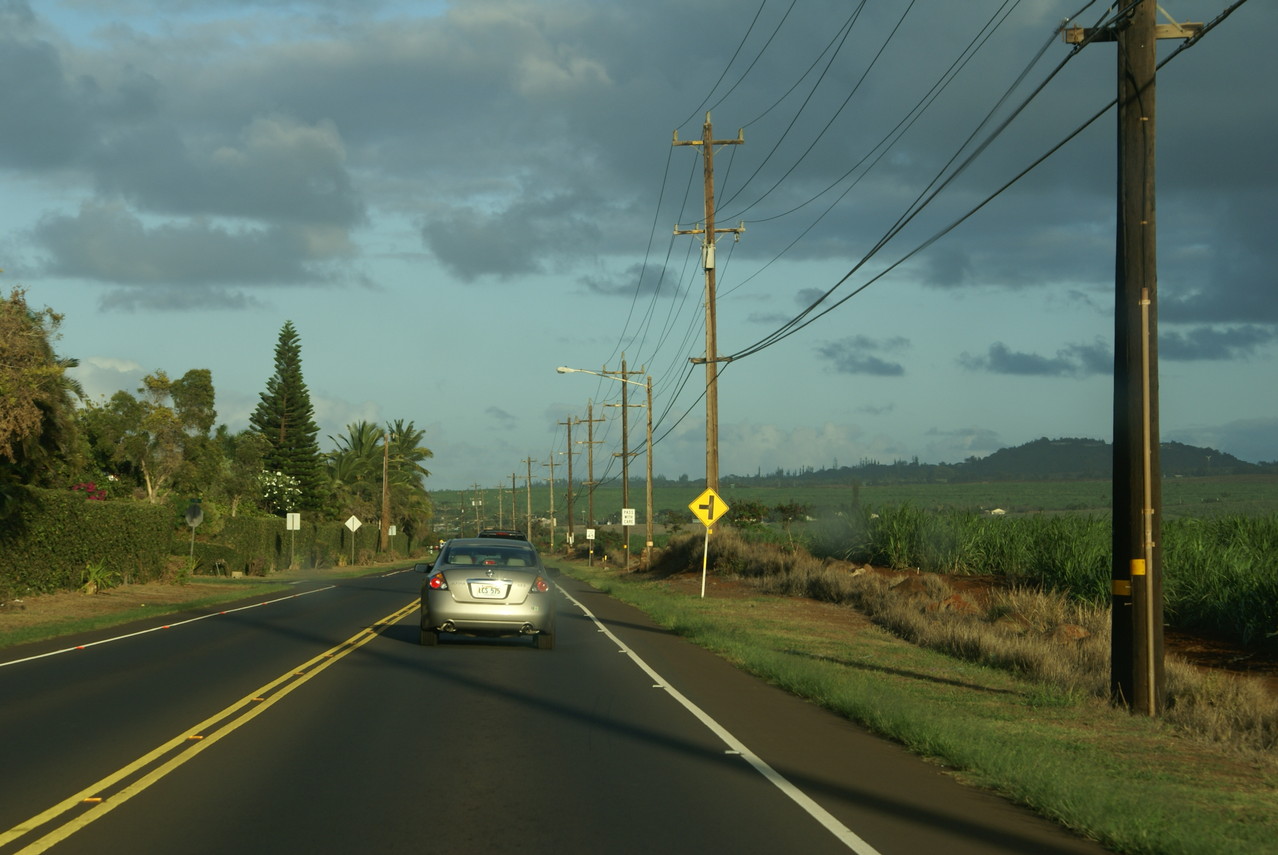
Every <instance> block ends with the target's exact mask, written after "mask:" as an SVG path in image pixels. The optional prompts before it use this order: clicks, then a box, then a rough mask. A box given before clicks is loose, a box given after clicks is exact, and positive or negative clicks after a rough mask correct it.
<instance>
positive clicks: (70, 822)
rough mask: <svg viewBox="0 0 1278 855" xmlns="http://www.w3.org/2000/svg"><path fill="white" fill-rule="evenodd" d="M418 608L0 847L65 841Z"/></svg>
mask: <svg viewBox="0 0 1278 855" xmlns="http://www.w3.org/2000/svg"><path fill="white" fill-rule="evenodd" d="M416 609H417V600H415V599H414V600H413V602H411V603H409V604H408V605H406V606H404V607H403V608H401V609H399V610H398V611H395V612H392V613H391V614H389V615H387V616H386V617H384V618H382V619H381V620H379V621H377V622H376V623H374V624H373V625H372V626H369V627H367V628H366V629H362V630H360V631H359V632H358V633H356V634H355V635H353V636H351V637H350V638H348V639H346V640H345V641H343V642H342V643H341V644H338V645H337V646H336V647H333V648H332V649H330V650H326V651H325V652H323V653H321V654H320V655H318V656H316V657H315V658H313V659H311V660H309V661H307V662H305V663H303V664H302V665H300V666H298V667H297V668H294V669H291V670H290V671H289V672H288V673H286V674H283V675H281V676H279V677H277V678H276V679H274V680H272V681H271V682H269V683H267V684H266V685H265V686H262V687H261V688H259V689H257V690H256V691H254V692H251V693H250V694H248V695H246V696H244V697H243V698H240V699H239V700H238V701H236V702H235V703H233V704H231V705H230V706H228V707H226V708H225V709H223V710H221V711H220V712H217V713H215V714H213V715H212V716H210V717H208V718H206V719H205V720H204V721H202V722H200V723H199V724H197V725H195V726H194V727H192V728H191V729H190V730H187V731H186V732H185V733H182V734H181V735H179V736H175V737H174V738H173V739H170V740H169V741H168V742H165V743H164V744H163V745H159V746H157V747H156V748H154V749H152V750H151V751H150V752H148V753H147V754H145V755H143V756H142V757H139V758H138V759H137V760H135V761H133V762H132V763H130V764H129V765H127V766H125V767H123V768H122V769H119V770H118V771H115V772H112V773H111V774H110V775H107V776H106V777H105V778H102V779H101V780H99V781H96V782H94V783H93V784H90V785H89V786H88V787H85V788H84V789H83V790H81V791H80V792H78V793H76V794H75V795H73V796H69V797H68V798H66V799H64V800H63V801H61V802H58V803H57V804H56V805H54V806H53V807H51V808H49V809H48V810H46V811H44V812H42V813H39V814H37V815H35V816H33V817H31V818H30V819H28V820H27V821H26V822H21V823H19V824H17V825H15V826H14V827H13V828H11V829H9V830H8V831H5V832H3V833H0V849H4V848H6V847H8V846H9V844H11V843H15V842H17V841H19V840H21V839H22V838H24V837H28V836H31V835H34V834H39V833H41V831H43V832H44V833H43V836H41V837H39V838H38V839H36V840H33V841H31V842H30V843H29V844H27V845H25V846H23V847H22V848H21V849H19V850H17V851H18V852H20V853H22V855H28V853H31V855H34V853H37V852H44V851H45V850H46V849H48V848H49V847H51V846H53V845H54V844H56V843H58V842H60V841H62V840H65V839H66V838H67V837H70V836H71V835H72V834H74V833H75V832H77V831H79V830H80V829H82V828H84V827H85V826H86V825H88V824H89V823H91V822H93V821H94V820H96V819H99V818H101V817H103V816H105V815H106V814H107V813H109V812H110V811H112V810H114V809H115V808H117V807H119V806H120V805H122V804H124V803H125V802H127V801H128V800H129V799H131V798H133V797H134V796H136V795H137V794H138V793H140V792H142V791H143V790H145V789H146V788H147V787H149V786H151V785H152V784H154V783H156V782H157V781H159V780H160V779H161V778H163V777H164V776H165V775H167V774H169V773H170V772H172V771H173V770H175V769H177V768H178V767H179V766H181V765H182V764H183V763H186V762H187V761H188V760H190V759H192V758H193V757H195V756H196V755H197V754H199V753H200V752H201V751H203V750H204V749H206V748H208V747H209V746H211V745H213V744H214V743H215V742H217V741H218V740H220V739H221V738H222V737H224V736H226V735H228V734H230V733H231V732H233V731H234V730H235V729H236V728H238V727H240V726H241V725H244V724H247V723H248V722H249V721H252V720H253V719H254V718H256V717H257V716H258V715H261V714H262V713H263V712H265V711H266V710H267V709H268V708H269V707H270V706H271V705H273V704H274V703H276V702H277V701H279V700H281V699H282V698H284V696H286V695H287V694H288V693H289V692H292V691H293V690H294V689H296V688H297V687H298V686H301V685H302V684H303V683H305V682H306V681H308V680H310V679H311V678H312V677H314V676H315V675H317V674H319V673H320V672H321V671H323V670H324V669H325V668H327V667H328V666H330V665H332V664H333V663H334V662H336V661H338V660H339V659H341V658H343V657H345V656H346V655H348V654H350V653H353V652H354V651H356V650H358V649H359V648H361V647H363V646H364V645H365V644H367V643H368V642H370V641H372V640H373V639H374V638H376V637H377V636H379V635H381V634H382V633H383V632H385V631H386V629H388V628H389V627H391V626H393V625H394V624H396V623H398V622H399V621H401V620H403V619H404V618H405V617H407V616H408V615H409V614H410V613H411V612H413V611H414V610H416ZM68 814H70V816H68ZM46 826H48V828H46Z"/></svg>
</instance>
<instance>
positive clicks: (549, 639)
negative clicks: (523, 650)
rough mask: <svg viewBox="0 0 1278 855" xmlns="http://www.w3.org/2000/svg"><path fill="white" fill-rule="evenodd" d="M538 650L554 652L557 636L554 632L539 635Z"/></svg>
mask: <svg viewBox="0 0 1278 855" xmlns="http://www.w3.org/2000/svg"><path fill="white" fill-rule="evenodd" d="M537 649H538V650H554V649H555V634H554V633H553V632H539V633H537Z"/></svg>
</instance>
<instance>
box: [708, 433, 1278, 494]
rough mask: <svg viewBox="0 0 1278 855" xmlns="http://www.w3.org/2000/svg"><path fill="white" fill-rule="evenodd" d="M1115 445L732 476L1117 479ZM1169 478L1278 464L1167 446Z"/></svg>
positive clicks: (1248, 471)
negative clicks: (964, 458) (943, 461)
mask: <svg viewBox="0 0 1278 855" xmlns="http://www.w3.org/2000/svg"><path fill="white" fill-rule="evenodd" d="M1113 453H1114V451H1113V447H1112V446H1111V445H1110V443H1108V442H1104V441H1102V440H1099V439H1080V438H1061V439H1047V438H1046V437H1044V438H1042V439H1036V440H1034V441H1032V442H1027V443H1025V444H1024V445H1018V446H1016V447H1014V448H1003V449H1000V450H998V451H996V452H994V453H993V454H991V455H989V456H988V457H981V458H977V457H969V458H968V459H967V460H965V461H963V462H962V463H920V462H919V461H918V459H917V458H915V459H914V460H911V461H906V460H896V461H893V462H892V463H880V462H878V461H875V460H862V461H861V462H860V463H859V464H857V465H856V466H839V467H835V468H832V469H812V468H805V469H801V470H798V471H794V472H786V471H783V470H778V471H776V472H773V473H771V474H764V473H762V472H760V473H757V474H755V475H753V476H749V475H744V476H743V475H732V476H731V478H732V480H733V481H734V482H735V483H742V484H746V483H752V484H757V485H759V486H781V485H787V484H796V483H802V484H824V483H831V484H834V483H842V484H846V483H848V482H850V481H860V482H861V483H864V484H911V483H940V482H963V481H1070V480H1085V479H1088V480H1090V479H1099V480H1105V479H1109V478H1110V477H1112V474H1113V472H1112V461H1113ZM1159 458H1160V463H1161V468H1162V473H1163V477H1165V478H1170V477H1177V476H1179V477H1194V476H1206V475H1254V474H1261V473H1266V472H1268V473H1273V472H1278V465H1275V464H1273V463H1268V464H1255V463H1248V462H1246V461H1244V460H1239V459H1238V458H1237V457H1234V456H1233V455H1232V454H1226V453H1225V452H1223V451H1218V450H1217V449H1214V448H1199V447H1196V446H1192V445H1185V444H1183V443H1179V442H1164V443H1162V445H1161V446H1160V453H1159Z"/></svg>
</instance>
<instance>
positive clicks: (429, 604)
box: [421, 591, 555, 635]
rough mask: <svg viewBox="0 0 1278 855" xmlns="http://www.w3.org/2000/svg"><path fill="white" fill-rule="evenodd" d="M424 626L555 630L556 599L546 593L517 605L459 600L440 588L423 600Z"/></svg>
mask: <svg viewBox="0 0 1278 855" xmlns="http://www.w3.org/2000/svg"><path fill="white" fill-rule="evenodd" d="M440 594H442V596H440ZM421 627H422V629H434V630H441V631H444V632H475V633H492V634H499V635H518V634H536V633H539V632H554V629H555V608H554V601H553V600H551V599H550V597H548V596H545V597H530V598H529V599H528V600H527V601H526V602H524V603H521V604H519V605H515V606H503V605H498V604H494V603H459V602H457V601H455V600H454V599H453V598H452V597H450V596H448V595H447V593H445V592H442V591H441V592H439V594H435V595H430V596H428V597H426V598H424V599H423V600H422V615H421Z"/></svg>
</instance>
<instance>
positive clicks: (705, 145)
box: [674, 113, 745, 490]
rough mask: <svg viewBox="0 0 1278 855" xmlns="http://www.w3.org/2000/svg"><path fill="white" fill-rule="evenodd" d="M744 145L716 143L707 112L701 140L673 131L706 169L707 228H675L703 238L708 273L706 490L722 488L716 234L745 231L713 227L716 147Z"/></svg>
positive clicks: (742, 136) (742, 137)
mask: <svg viewBox="0 0 1278 855" xmlns="http://www.w3.org/2000/svg"><path fill="white" fill-rule="evenodd" d="M744 142H745V132H744V131H742V130H738V131H737V138H736V139H734V140H717V139H715V138H714V129H713V127H712V126H711V124H710V114H709V113H706V123H705V124H704V125H702V127H701V139H699V140H681V139H679V132H678V131H677V130H676V131H675V132H674V144H675V145H699V146H701V158H702V160H703V161H704V166H705V202H706V222H705V228H700V229H680V228H679V227H678V226H675V231H674V233H675V234H677V235H704V236H705V237H703V238H702V240H701V265H702V267H703V268H704V269H705V274H706V355H705V359H704V360H701V359H696V358H694V359H692V360H691V361H692V362H693V363H697V362H702V361H704V362H705V365H706V487H708V488H709V489H711V490H718V489H719V365H718V363H719V361H720V360H719V355H718V342H717V340H716V330H715V305H714V292H715V274H714V244H715V235H717V234H721V233H724V232H732V233H734V234H735V235H736V236H737V239H738V240H740V237H741V233H742V232H743V231H745V224H744V223H742V224H741V225H740V226H738V227H737V228H735V229H716V228H715V227H714V148H715V146H719V145H740V144H742V143H744Z"/></svg>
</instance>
